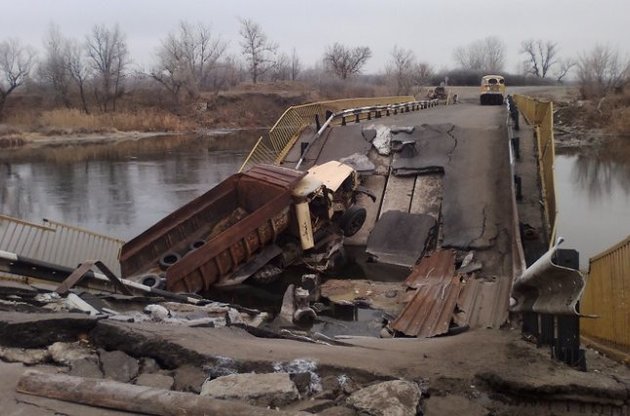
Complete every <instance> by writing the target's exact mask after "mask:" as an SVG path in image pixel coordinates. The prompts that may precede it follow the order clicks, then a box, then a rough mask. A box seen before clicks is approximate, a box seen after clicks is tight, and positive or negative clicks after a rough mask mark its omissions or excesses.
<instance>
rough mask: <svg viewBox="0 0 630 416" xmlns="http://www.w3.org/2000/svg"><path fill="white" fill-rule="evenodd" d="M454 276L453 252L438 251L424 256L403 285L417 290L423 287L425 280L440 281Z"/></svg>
mask: <svg viewBox="0 0 630 416" xmlns="http://www.w3.org/2000/svg"><path fill="white" fill-rule="evenodd" d="M454 274H455V251H453V250H438V251H435V252H433V253H432V254H430V255H427V256H424V257H423V258H422V260H420V263H418V265H417V266H416V267H414V268H413V270H412V271H411V273H410V274H409V276H407V279H405V285H406V286H408V287H411V288H417V287H419V286H420V285H424V284H425V283H426V282H427V280H429V279H432V280H437V281H442V280H444V279H445V278H449V277H451V276H453V275H454Z"/></svg>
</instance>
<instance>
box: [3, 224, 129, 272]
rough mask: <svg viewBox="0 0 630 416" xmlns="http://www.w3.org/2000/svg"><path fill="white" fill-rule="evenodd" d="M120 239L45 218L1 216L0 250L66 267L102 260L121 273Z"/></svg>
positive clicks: (114, 270)
mask: <svg viewBox="0 0 630 416" xmlns="http://www.w3.org/2000/svg"><path fill="white" fill-rule="evenodd" d="M123 244H124V241H123V240H119V239H117V238H113V237H108V236H105V235H102V234H98V233H95V232H92V231H89V230H85V229H82V228H78V227H74V226H71V225H68V224H63V223H60V222H56V221H51V220H46V219H44V220H43V221H42V223H41V224H37V223H33V222H28V221H24V220H21V219H18V218H13V217H9V216H6V215H0V250H4V251H8V252H11V253H16V254H18V255H20V256H24V257H29V258H32V259H37V260H41V261H45V262H49V263H53V264H58V265H61V266H65V267H71V268H75V267H77V265H78V264H79V263H81V262H83V261H85V260H101V261H102V262H103V263H104V264H105V265H106V266H107V267H108V268H109V269H110V270H111V271H113V272H114V273H115V274H116V275H120V265H119V263H118V254H119V253H120V249H121V247H122V245H123Z"/></svg>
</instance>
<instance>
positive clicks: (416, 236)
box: [366, 211, 436, 267]
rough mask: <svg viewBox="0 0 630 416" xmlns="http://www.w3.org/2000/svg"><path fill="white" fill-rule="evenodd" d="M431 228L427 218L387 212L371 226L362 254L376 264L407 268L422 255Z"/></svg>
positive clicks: (398, 212) (426, 216)
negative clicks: (366, 254)
mask: <svg viewBox="0 0 630 416" xmlns="http://www.w3.org/2000/svg"><path fill="white" fill-rule="evenodd" d="M435 226H436V221H435V218H433V217H432V216H430V215H426V214H410V213H408V212H402V211H387V212H385V213H384V214H383V215H381V218H379V220H378V221H377V222H376V224H375V225H374V229H373V230H372V232H371V233H370V236H369V237H368V241H367V248H366V252H367V253H368V254H370V255H372V256H374V257H375V258H376V261H377V262H379V263H389V264H395V265H397V266H407V267H411V266H413V265H414V264H416V261H418V258H420V256H421V255H422V253H423V252H424V249H425V245H426V243H427V241H428V240H429V238H430V237H431V235H432V233H433V231H434V229H435ZM392 230H395V231H396V232H392Z"/></svg>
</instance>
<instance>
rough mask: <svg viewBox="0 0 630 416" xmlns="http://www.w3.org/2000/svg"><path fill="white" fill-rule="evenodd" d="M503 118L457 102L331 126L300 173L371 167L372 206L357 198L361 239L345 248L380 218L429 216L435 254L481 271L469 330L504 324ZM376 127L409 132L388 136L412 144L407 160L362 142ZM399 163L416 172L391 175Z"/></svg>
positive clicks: (508, 249)
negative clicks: (355, 161)
mask: <svg viewBox="0 0 630 416" xmlns="http://www.w3.org/2000/svg"><path fill="white" fill-rule="evenodd" d="M506 117H507V114H506V111H505V108H504V107H503V106H496V107H495V106H480V105H478V104H467V103H464V104H458V105H454V106H441V107H435V108H431V109H427V110H423V111H419V112H410V113H404V114H398V115H394V116H390V117H382V118H378V119H372V120H370V121H363V122H361V123H357V124H355V123H352V124H348V125H347V126H337V127H332V128H330V129H328V130H327V131H326V132H325V133H324V134H323V135H322V136H321V137H320V138H318V139H317V140H316V141H315V142H313V143H312V144H311V145H310V147H309V149H308V151H307V152H306V153H305V154H304V161H303V164H302V167H301V168H303V169H306V168H308V167H310V166H313V165H316V164H321V163H324V162H327V161H330V160H339V159H343V158H344V157H348V156H350V155H352V154H357V153H358V154H361V155H367V157H368V158H369V160H370V161H371V162H372V163H373V164H374V165H375V170H374V171H373V172H372V173H371V174H368V175H365V176H364V177H363V184H364V185H365V186H366V187H368V188H369V189H370V190H371V191H372V192H374V194H375V195H376V196H377V200H376V202H375V203H372V201H371V200H370V199H369V198H367V197H363V196H361V197H360V198H359V202H358V204H359V205H360V206H364V207H365V208H366V209H367V212H368V216H367V220H366V224H365V225H364V228H363V229H362V230H361V232H359V233H358V234H357V235H355V236H354V237H352V238H349V239H347V241H346V243H347V244H349V245H358V246H365V245H366V243H367V241H368V237H369V235H370V233H371V231H372V230H373V229H374V226H375V222H376V221H377V220H378V219H379V218H380V217H381V216H382V215H383V213H385V212H387V211H392V210H397V211H403V212H408V213H412V214H428V215H430V216H432V217H434V218H435V219H436V220H437V221H438V232H437V236H438V237H437V241H436V245H435V248H437V249H439V248H452V249H456V250H458V251H460V252H461V253H462V254H464V253H466V252H468V251H469V250H473V251H475V260H477V261H480V262H481V263H482V264H483V268H482V270H481V271H480V272H478V273H477V277H476V279H474V280H475V281H474V285H469V286H476V287H475V289H474V291H475V295H474V296H473V297H472V300H471V303H472V304H473V305H474V306H473V307H474V309H475V311H469V313H470V315H474V316H475V317H476V319H473V321H474V322H470V324H471V326H498V325H500V324H501V323H502V322H503V321H504V320H505V319H506V318H507V309H508V301H509V291H510V287H511V282H512V241H513V240H512V239H513V224H514V221H513V212H512V203H511V201H512V194H511V182H512V175H511V171H510V161H509V147H508V133H507V129H506ZM383 126H384V127H389V128H392V127H414V131H413V133H411V134H406V133H398V134H396V135H392V137H399V136H400V137H401V138H403V139H405V140H407V139H411V140H414V141H415V143H416V144H415V149H416V154H415V156H413V158H412V159H405V160H402V159H401V158H400V155H395V152H392V154H390V155H389V156H381V155H379V154H378V153H377V151H376V150H375V148H374V147H373V146H371V143H370V142H369V141H368V140H366V139H365V138H364V136H366V135H367V134H365V129H370V128H382V127H383ZM312 137H313V131H312V130H311V131H308V132H305V133H304V134H303V135H302V137H301V138H300V140H299V141H298V143H297V144H296V145H295V146H294V148H293V149H292V151H291V152H290V153H289V155H288V156H287V158H286V160H285V164H286V165H288V166H295V162H297V160H298V159H299V149H300V147H301V145H300V142H308V141H309V140H311V139H312ZM397 160H398V162H397ZM401 161H402V162H404V163H406V164H407V165H406V166H407V167H409V166H411V167H416V168H420V169H419V171H420V173H419V174H415V173H413V174H410V175H405V176H396V175H395V174H393V173H392V171H393V168H395V167H396V166H397V164H398V165H399V164H400V162H401ZM400 231H402V230H391V233H392V235H395V234H396V233H397V232H400Z"/></svg>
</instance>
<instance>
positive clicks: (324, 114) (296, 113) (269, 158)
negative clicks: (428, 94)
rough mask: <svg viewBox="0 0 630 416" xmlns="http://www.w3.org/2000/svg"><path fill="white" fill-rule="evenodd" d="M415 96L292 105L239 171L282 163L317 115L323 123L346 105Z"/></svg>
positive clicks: (258, 142)
mask: <svg viewBox="0 0 630 416" xmlns="http://www.w3.org/2000/svg"><path fill="white" fill-rule="evenodd" d="M414 100H415V98H414V97H412V96H394V97H376V98H372V97H370V98H349V99H342V100H332V101H319V102H315V103H310V104H303V105H298V106H293V107H289V108H288V109H287V110H286V111H285V112H284V114H282V116H281V117H280V118H279V119H278V121H277V122H276V124H274V125H273V127H271V129H270V130H269V134H268V135H266V136H261V137H260V139H258V141H257V142H256V144H255V145H254V147H253V149H252V150H251V152H250V153H249V155H248V156H247V158H246V159H245V162H243V164H242V165H241V168H240V169H239V171H241V172H242V171H244V170H246V169H247V168H249V167H251V166H252V165H254V164H257V163H272V164H277V163H280V162H281V161H282V160H283V159H284V158H285V157H286V155H287V153H288V152H289V150H290V149H291V147H293V145H294V144H295V142H296V141H297V139H298V138H299V137H300V134H301V133H302V131H303V130H304V129H305V128H306V127H307V126H310V125H314V124H315V119H316V117H317V119H319V120H320V121H321V123H323V122H324V121H325V120H326V119H328V118H329V116H330V113H336V112H339V111H341V110H344V109H348V108H357V107H367V106H376V105H386V104H398V103H403V102H410V101H414ZM361 118H362V119H366V118H367V114H363V115H362V116H361Z"/></svg>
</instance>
